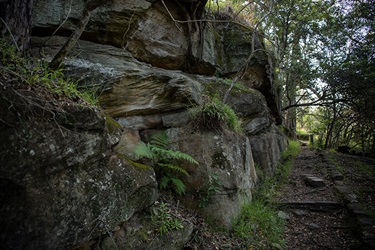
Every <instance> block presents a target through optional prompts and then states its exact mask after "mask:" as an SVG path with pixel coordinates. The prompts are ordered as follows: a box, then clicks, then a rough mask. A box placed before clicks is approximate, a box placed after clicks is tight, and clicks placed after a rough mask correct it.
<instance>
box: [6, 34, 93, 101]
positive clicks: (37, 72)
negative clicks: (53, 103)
mask: <svg viewBox="0 0 375 250" xmlns="http://www.w3.org/2000/svg"><path fill="white" fill-rule="evenodd" d="M0 66H1V68H2V69H3V72H4V74H5V73H6V74H9V75H12V77H14V78H15V79H18V82H19V83H22V84H24V85H25V86H28V87H27V88H31V89H32V90H33V93H35V94H39V95H41V96H44V97H45V98H49V99H51V98H53V99H58V100H63V99H64V98H66V99H68V100H71V101H74V102H79V101H82V100H83V101H84V102H86V103H88V104H92V105H97V103H98V101H97V98H96V97H95V93H94V91H91V90H85V91H81V90H78V89H77V85H76V83H75V82H73V81H72V80H69V79H68V80H66V79H65V78H64V73H63V70H62V69H60V70H50V69H49V68H48V64H47V63H46V62H44V61H41V60H38V59H36V58H32V57H29V58H27V57H26V56H22V55H21V54H20V53H19V52H18V51H17V50H16V49H15V47H13V46H9V45H8V43H6V42H5V41H4V40H0ZM11 87H16V86H15V85H14V84H13V85H12V86H11ZM17 87H20V86H17Z"/></svg>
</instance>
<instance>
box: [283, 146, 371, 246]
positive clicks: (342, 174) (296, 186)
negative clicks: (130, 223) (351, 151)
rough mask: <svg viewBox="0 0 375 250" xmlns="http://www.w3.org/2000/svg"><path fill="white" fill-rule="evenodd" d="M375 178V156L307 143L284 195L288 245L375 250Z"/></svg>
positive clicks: (284, 189) (296, 161) (297, 160)
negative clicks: (312, 146) (322, 149)
mask: <svg viewBox="0 0 375 250" xmlns="http://www.w3.org/2000/svg"><path fill="white" fill-rule="evenodd" d="M374 177H375V161H374V160H372V159H369V158H364V157H353V156H349V155H343V154H337V153H330V152H320V153H319V152H316V151H313V150H309V149H308V148H307V147H303V148H302V152H301V153H300V155H299V156H298V157H297V159H296V160H295V162H294V167H293V170H292V172H291V174H290V176H289V177H288V181H287V183H286V185H285V186H284V187H283V188H282V190H281V191H280V195H279V198H278V202H279V203H280V205H281V207H282V209H283V211H284V212H285V213H286V217H287V218H288V220H287V224H286V232H285V236H286V244H287V247H288V249H373V248H374V246H375V245H374V240H375V230H374V229H375V227H374V226H375V224H374V220H373V219H374V211H375V209H374V208H375V206H374V203H375V184H374V181H373V180H374Z"/></svg>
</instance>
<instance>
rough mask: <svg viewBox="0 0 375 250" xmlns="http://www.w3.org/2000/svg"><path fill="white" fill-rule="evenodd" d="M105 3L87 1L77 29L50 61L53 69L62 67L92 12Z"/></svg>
mask: <svg viewBox="0 0 375 250" xmlns="http://www.w3.org/2000/svg"><path fill="white" fill-rule="evenodd" d="M103 4H104V1H102V0H90V1H88V2H87V3H86V6H85V8H84V10H83V13H82V17H81V20H80V21H79V23H78V25H77V28H76V30H74V32H73V34H72V35H71V36H70V38H69V39H68V41H66V43H65V44H64V46H63V47H62V48H61V49H60V51H59V52H57V54H56V55H55V56H54V57H53V59H52V61H51V62H50V64H49V67H50V68H51V69H58V68H59V67H60V65H61V64H62V62H63V61H64V59H65V56H66V55H67V54H68V53H69V51H70V50H71V49H72V48H73V46H74V45H75V44H76V43H77V41H78V39H79V38H80V36H81V35H82V33H83V31H84V30H85V28H86V25H87V24H88V22H89V21H90V16H91V12H92V11H93V10H95V9H96V8H98V7H99V6H100V5H103Z"/></svg>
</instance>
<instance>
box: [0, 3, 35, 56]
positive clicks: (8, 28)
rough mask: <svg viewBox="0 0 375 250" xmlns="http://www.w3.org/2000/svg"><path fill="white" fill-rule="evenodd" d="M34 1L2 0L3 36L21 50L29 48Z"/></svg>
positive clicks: (0, 23) (0, 9)
mask: <svg viewBox="0 0 375 250" xmlns="http://www.w3.org/2000/svg"><path fill="white" fill-rule="evenodd" d="M33 2H34V1H33V0H5V1H0V18H1V19H0V31H1V37H3V38H6V39H7V40H8V41H9V43H11V44H13V45H15V46H16V47H17V48H18V50H20V51H24V50H26V49H28V48H29V44H30V36H31V13H32V7H33Z"/></svg>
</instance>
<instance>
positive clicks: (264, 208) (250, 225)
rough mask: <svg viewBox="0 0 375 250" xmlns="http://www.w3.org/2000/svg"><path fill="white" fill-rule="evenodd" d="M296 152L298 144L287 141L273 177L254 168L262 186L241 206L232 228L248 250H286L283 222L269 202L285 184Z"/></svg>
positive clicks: (297, 152)
mask: <svg viewBox="0 0 375 250" xmlns="http://www.w3.org/2000/svg"><path fill="white" fill-rule="evenodd" d="M299 152H300V146H299V143H298V142H297V141H289V146H288V148H287V149H286V150H285V151H284V152H283V153H282V156H281V161H280V164H279V166H278V168H277V172H276V174H275V175H274V176H272V177H270V176H268V175H265V174H264V173H263V171H262V170H260V168H259V166H256V169H257V173H258V177H259V178H260V182H261V184H260V185H259V186H258V187H257V189H256V192H255V194H254V196H253V201H252V202H251V203H249V204H246V205H244V207H243V208H242V211H241V215H240V217H239V218H237V219H236V221H235V223H234V225H233V230H234V232H235V233H236V235H237V236H239V237H242V238H244V239H246V241H247V244H248V245H249V247H250V248H255V249H270V248H271V247H272V245H274V244H277V245H279V246H281V247H283V248H284V247H285V242H284V240H283V234H284V223H285V222H284V220H283V219H281V218H279V216H278V215H277V210H276V209H275V208H274V207H272V205H270V202H269V201H271V200H272V199H273V197H274V196H275V195H276V194H277V190H278V188H279V187H280V185H282V184H283V183H284V181H285V180H286V178H287V176H288V175H289V173H290V171H291V168H292V164H293V160H294V159H295V158H296V157H297V155H298V154H299Z"/></svg>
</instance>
